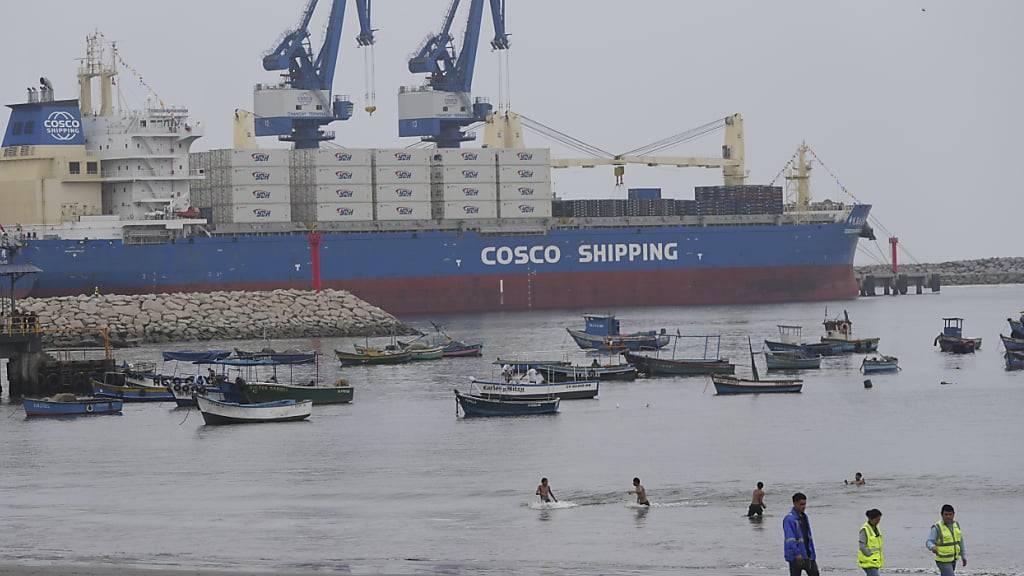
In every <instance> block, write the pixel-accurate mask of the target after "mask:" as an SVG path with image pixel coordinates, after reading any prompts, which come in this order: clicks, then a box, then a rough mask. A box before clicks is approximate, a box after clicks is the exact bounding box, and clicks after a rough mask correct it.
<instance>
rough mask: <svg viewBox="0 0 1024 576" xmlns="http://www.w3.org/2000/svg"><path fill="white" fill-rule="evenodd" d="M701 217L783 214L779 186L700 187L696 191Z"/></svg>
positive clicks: (698, 211)
mask: <svg viewBox="0 0 1024 576" xmlns="http://www.w3.org/2000/svg"><path fill="white" fill-rule="evenodd" d="M694 196H695V198H696V200H697V213H698V214H699V215H701V216H725V215H732V214H782V210H783V197H782V188H781V187H779V186H758V185H747V186H698V187H697V188H695V189H694Z"/></svg>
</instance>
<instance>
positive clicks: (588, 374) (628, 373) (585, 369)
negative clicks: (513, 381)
mask: <svg viewBox="0 0 1024 576" xmlns="http://www.w3.org/2000/svg"><path fill="white" fill-rule="evenodd" d="M536 370H537V372H540V373H541V374H543V375H544V377H545V378H547V380H548V382H567V381H576V380H598V381H601V382H604V381H608V380H636V376H637V369H636V367H635V366H633V365H632V364H612V365H594V364H591V365H590V366H565V365H545V364H541V365H539V366H538V367H537V368H536Z"/></svg>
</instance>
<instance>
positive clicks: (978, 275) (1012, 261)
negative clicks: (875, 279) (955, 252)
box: [857, 257, 1024, 286]
mask: <svg viewBox="0 0 1024 576" xmlns="http://www.w3.org/2000/svg"><path fill="white" fill-rule="evenodd" d="M889 271H890V270H889V267H888V266H881V265H876V266H858V267H857V273H859V274H880V273H882V274H888V273H889ZM900 272H902V273H906V274H919V273H930V274H933V273H937V274H939V275H940V276H941V277H942V285H943V286H965V285H975V284H1024V258H1019V257H1013V258H984V259H981V260H954V261H951V262H939V263H937V264H900Z"/></svg>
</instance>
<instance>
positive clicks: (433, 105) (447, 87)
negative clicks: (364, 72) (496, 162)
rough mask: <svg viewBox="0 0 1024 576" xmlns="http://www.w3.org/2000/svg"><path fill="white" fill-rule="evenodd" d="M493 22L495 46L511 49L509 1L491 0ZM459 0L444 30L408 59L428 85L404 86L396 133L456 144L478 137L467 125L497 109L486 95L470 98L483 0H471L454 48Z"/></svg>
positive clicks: (445, 144)
mask: <svg viewBox="0 0 1024 576" xmlns="http://www.w3.org/2000/svg"><path fill="white" fill-rule="evenodd" d="M488 1H489V3H490V8H491V19H492V21H493V23H494V38H493V39H492V40H491V48H493V49H494V50H507V49H508V47H509V38H508V34H506V33H505V0H488ZM460 2H461V0H452V2H451V5H450V6H449V7H448V11H447V13H446V16H445V19H444V22H443V23H442V25H441V31H440V32H438V33H437V34H434V35H432V36H429V37H427V39H426V40H425V41H424V42H423V44H422V45H421V46H420V48H419V49H418V50H417V51H416V54H415V55H414V56H413V57H412V58H410V59H409V71H410V72H412V73H413V74H428V77H427V83H426V84H425V85H423V86H419V87H403V88H402V89H401V90H399V93H398V135H399V136H402V137H407V136H419V137H420V138H422V140H423V141H425V142H433V143H435V144H436V145H437V147H438V148H458V147H459V146H460V145H461V143H462V142H465V141H468V140H472V139H473V138H474V135H472V134H467V133H466V132H465V131H464V130H463V129H464V128H465V127H466V126H469V125H470V124H473V123H476V122H480V121H482V120H484V119H486V118H487V116H488V115H490V114H491V111H492V110H493V107H492V106H491V104H490V103H489V102H487V101H486V100H484V99H482V98H477V99H475V100H473V99H472V96H471V95H470V91H471V90H472V87H473V71H474V67H475V65H476V53H477V45H478V44H479V39H480V26H481V24H482V21H483V11H484V0H469V21H468V23H467V24H466V32H465V34H464V36H463V38H462V46H461V48H460V49H459V50H458V51H456V48H455V39H454V38H453V37H452V35H451V28H452V24H453V22H454V21H455V16H456V13H457V11H458V8H459V4H460Z"/></svg>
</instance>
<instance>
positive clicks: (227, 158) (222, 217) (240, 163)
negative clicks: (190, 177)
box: [198, 150, 292, 223]
mask: <svg viewBox="0 0 1024 576" xmlns="http://www.w3.org/2000/svg"><path fill="white" fill-rule="evenodd" d="M206 154H207V157H206V159H204V161H203V164H204V165H205V166H206V167H204V168H203V170H204V171H205V176H206V178H205V184H206V187H205V189H204V191H203V193H202V195H200V201H201V202H202V203H206V202H209V204H210V207H211V208H212V216H213V220H214V221H215V222H225V223H232V222H235V223H255V222H290V221H291V219H292V216H291V190H290V186H291V178H290V173H289V167H288V166H289V154H288V151H287V150H214V151H211V152H208V153H206ZM198 207H199V208H205V206H198Z"/></svg>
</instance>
